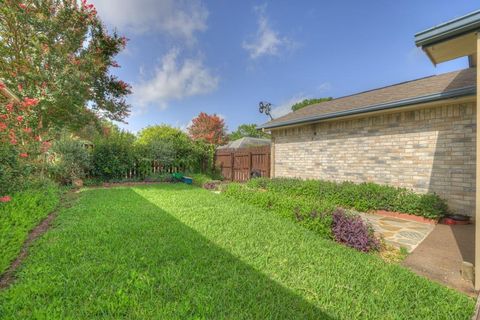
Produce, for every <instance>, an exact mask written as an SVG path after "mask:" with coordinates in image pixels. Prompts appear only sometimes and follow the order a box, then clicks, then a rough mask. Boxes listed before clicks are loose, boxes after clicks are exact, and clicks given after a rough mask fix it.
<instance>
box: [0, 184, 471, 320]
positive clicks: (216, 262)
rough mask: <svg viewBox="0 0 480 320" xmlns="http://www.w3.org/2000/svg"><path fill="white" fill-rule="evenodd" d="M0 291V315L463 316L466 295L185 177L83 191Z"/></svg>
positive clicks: (467, 309)
mask: <svg viewBox="0 0 480 320" xmlns="http://www.w3.org/2000/svg"><path fill="white" fill-rule="evenodd" d="M18 278H19V279H18V281H17V283H16V284H15V285H13V286H12V287H11V288H9V289H8V290H5V291H3V292H0V318H1V317H3V318H7V319H8V318H22V319H25V318H27V319H28V318H49V319H55V318H75V319H95V318H107V319H118V318H127V319H142V318H143V319H186V318H195V319H224V318H229V319H356V318H359V319H468V318H469V317H470V315H471V314H472V312H473V308H474V301H473V299H471V298H469V297H467V296H465V295H463V294H460V293H458V292H455V291H453V290H451V289H448V288H446V287H443V286H441V285H439V284H436V283H433V282H430V281H428V280H426V279H424V278H421V277H419V276H417V275H415V274H413V273H412V272H410V271H408V270H406V269H404V268H402V267H401V266H398V265H389V264H386V263H384V262H383V261H382V260H381V259H379V258H377V257H375V256H372V255H367V254H363V253H359V252H356V251H354V250H353V249H349V248H346V247H343V246H341V245H339V244H336V243H334V242H332V241H329V240H323V239H321V238H320V237H319V236H317V235H316V234H314V233H313V232H310V231H309V230H306V229H304V228H302V227H301V226H298V225H296V224H295V223H294V222H292V221H289V220H287V219H283V218H280V217H277V216H276V215H274V214H273V213H269V212H266V211H263V210H261V209H258V208H255V207H253V206H250V205H246V204H242V203H240V202H238V201H236V200H234V199H230V198H226V197H224V196H223V195H217V194H213V193H211V192H208V191H206V190H202V189H199V188H195V187H192V186H187V185H184V184H174V185H168V184H165V185H158V186H142V187H134V188H115V189H92V190H86V191H84V192H83V194H82V196H81V198H80V200H79V201H78V202H77V204H76V205H75V206H74V207H72V208H69V209H64V210H63V211H62V212H61V213H60V215H59V216H58V218H57V220H56V221H55V226H54V228H53V229H52V230H50V231H49V232H48V233H47V234H46V235H44V236H43V237H42V238H41V239H40V240H39V241H38V242H37V243H36V244H35V246H34V248H32V249H31V254H30V256H29V258H28V259H27V261H26V263H25V265H24V267H23V268H21V270H20V271H19V273H18Z"/></svg>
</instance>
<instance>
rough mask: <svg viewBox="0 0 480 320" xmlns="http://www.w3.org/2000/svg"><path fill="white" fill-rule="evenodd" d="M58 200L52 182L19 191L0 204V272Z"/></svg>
mask: <svg viewBox="0 0 480 320" xmlns="http://www.w3.org/2000/svg"><path fill="white" fill-rule="evenodd" d="M59 199H60V191H59V189H58V187H56V186H55V185H53V184H48V185H45V186H42V188H38V189H33V190H27V191H23V192H18V193H16V194H13V195H12V201H10V202H7V203H0V252H1V254H0V274H1V273H3V272H4V271H5V270H6V269H7V268H8V266H9V265H10V263H11V262H12V261H13V260H14V259H15V257H16V256H17V255H18V254H19V252H20V249H21V248H22V245H23V243H24V242H25V240H26V239H27V237H28V233H29V232H30V230H32V229H33V228H34V227H35V226H36V225H37V224H38V223H40V221H41V220H43V219H44V218H45V217H46V216H48V214H49V213H50V212H52V211H53V210H54V208H55V207H56V206H57V204H58V202H59Z"/></svg>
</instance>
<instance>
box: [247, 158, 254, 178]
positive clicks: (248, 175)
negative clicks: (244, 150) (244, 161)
mask: <svg viewBox="0 0 480 320" xmlns="http://www.w3.org/2000/svg"><path fill="white" fill-rule="evenodd" d="M252 161H253V159H252V151H249V152H248V173H247V180H250V175H251V173H252V169H253V168H252V165H253V162H252Z"/></svg>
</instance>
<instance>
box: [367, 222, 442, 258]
mask: <svg viewBox="0 0 480 320" xmlns="http://www.w3.org/2000/svg"><path fill="white" fill-rule="evenodd" d="M361 216H362V218H363V219H365V220H367V221H368V222H369V223H370V224H371V225H372V227H373V229H374V230H375V232H376V233H379V234H380V235H381V236H382V237H383V239H384V240H385V242H386V243H388V244H390V245H392V246H394V247H396V248H401V247H403V248H405V249H407V251H408V252H412V251H413V250H414V249H415V248H416V247H417V246H418V245H419V244H420V243H421V242H422V241H423V240H424V239H425V238H426V237H427V236H428V235H429V233H430V232H431V231H432V230H433V228H434V225H433V224H426V223H421V222H416V221H410V220H405V219H400V218H393V217H386V216H382V215H375V214H368V213H361Z"/></svg>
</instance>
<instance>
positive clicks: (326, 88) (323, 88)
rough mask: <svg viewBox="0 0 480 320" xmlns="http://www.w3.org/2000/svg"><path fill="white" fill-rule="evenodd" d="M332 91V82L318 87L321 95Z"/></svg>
mask: <svg viewBox="0 0 480 320" xmlns="http://www.w3.org/2000/svg"><path fill="white" fill-rule="evenodd" d="M330 90H332V84H331V83H330V82H323V83H321V84H320V85H319V86H318V87H317V91H318V92H319V93H324V92H327V91H330Z"/></svg>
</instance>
